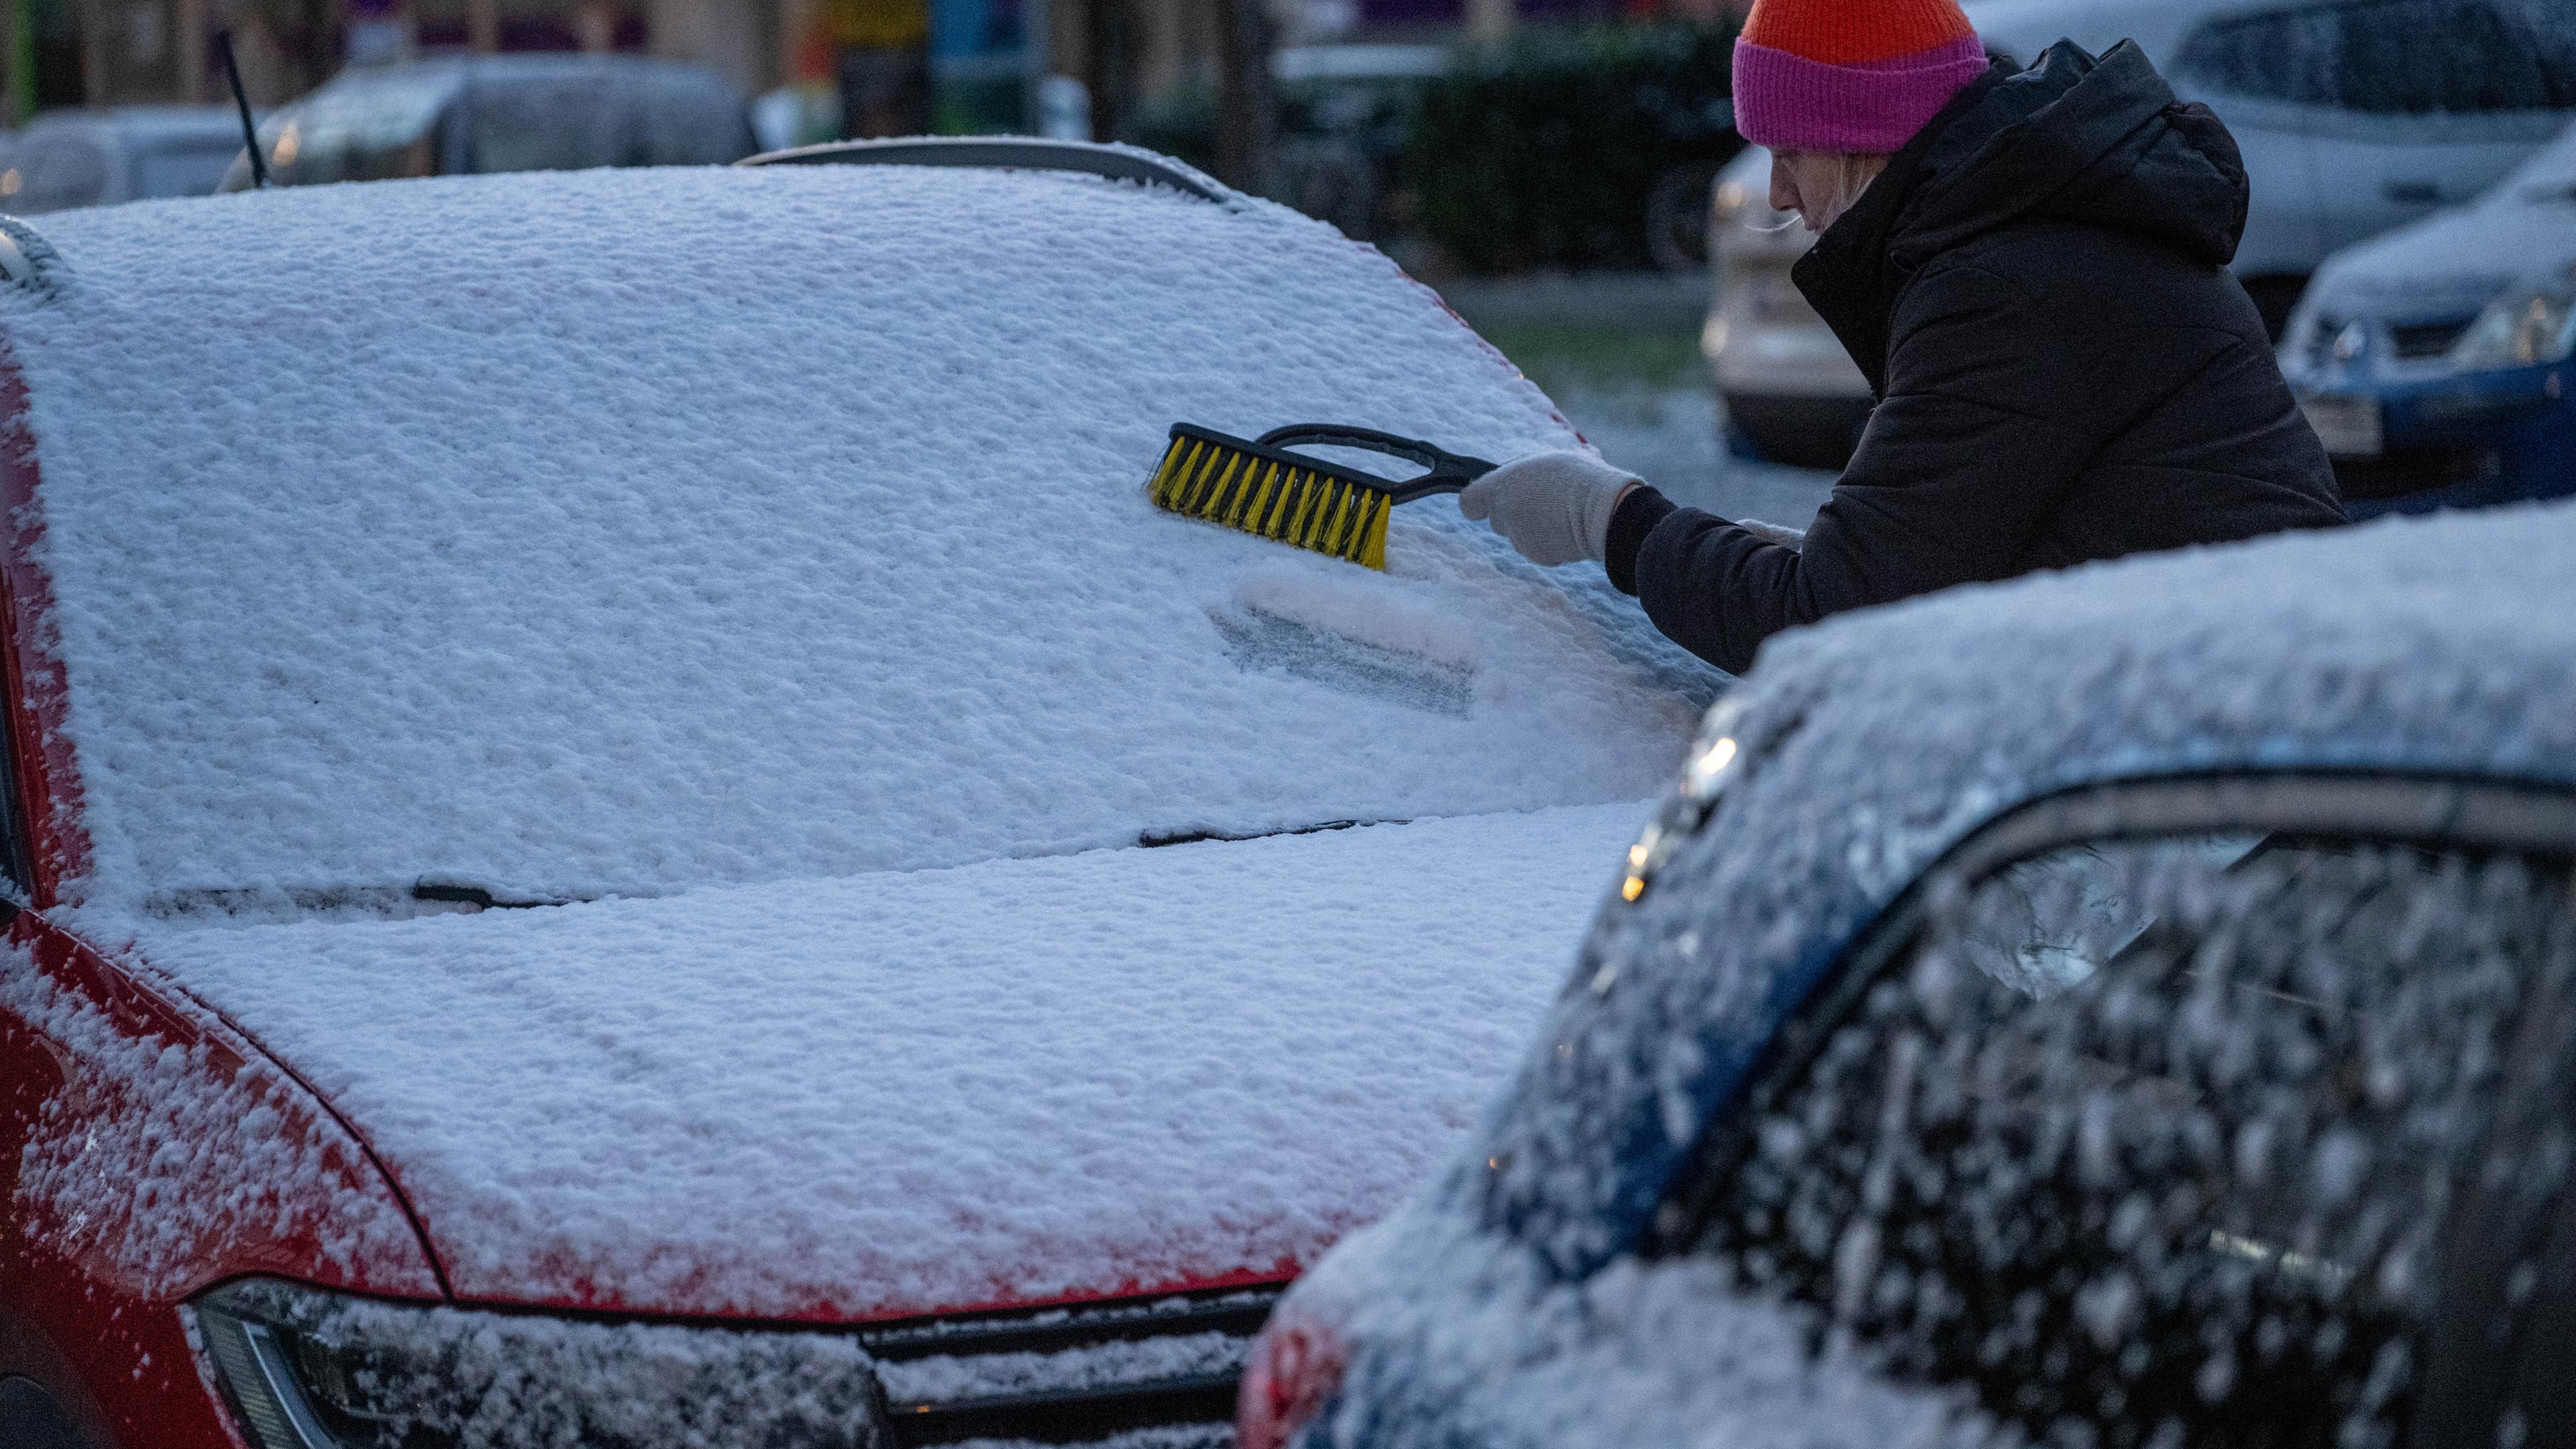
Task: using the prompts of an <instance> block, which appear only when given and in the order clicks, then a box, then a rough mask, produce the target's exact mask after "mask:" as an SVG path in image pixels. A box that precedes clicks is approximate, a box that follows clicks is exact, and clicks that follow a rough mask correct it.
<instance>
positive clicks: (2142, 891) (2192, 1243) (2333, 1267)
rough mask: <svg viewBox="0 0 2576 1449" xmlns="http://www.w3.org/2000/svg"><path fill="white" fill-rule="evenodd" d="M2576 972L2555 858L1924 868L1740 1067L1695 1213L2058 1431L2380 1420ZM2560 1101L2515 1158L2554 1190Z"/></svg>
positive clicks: (2562, 1013)
mask: <svg viewBox="0 0 2576 1449" xmlns="http://www.w3.org/2000/svg"><path fill="white" fill-rule="evenodd" d="M2571 981H2576V915H2571V912H2570V899H2569V889H2568V876H2567V868H2566V866H2565V864H2564V863H2563V862H2559V861H2541V860H2531V859H2526V858H2524V857H2521V856H2516V855H2490V856H2486V857H2472V856H2469V855H2465V854H2439V853H2427V852H2424V851H2420V850H2416V849H2413V848H2408V847H2400V846H2394V845H2377V844H2370V843H2356V842H2339V843H2319V842H2310V843H2304V844H2283V843H2270V844H2266V845H2264V846H2261V847H2253V848H2250V849H2249V842H2247V841H2244V840H2220V839H2195V840H2186V841H2171V842H2162V843H2146V844H2123V845H2113V846H2106V847H2103V848H2100V849H2086V850H2073V851H2062V852H2058V853H2056V854H2053V855H2048V856H2044V857H2041V858H2039V859H2037V860H2034V861H2031V862H2027V863H2025V864H2023V865H2021V866H2017V867H2014V868H2012V869H2010V870H2007V871H2005V872H2002V873H2000V874H1998V875H1995V876H1992V877H1990V878H1988V879H1986V880H1985V881H1984V882H1982V883H1980V884H1978V885H1977V886H1976V887H1975V888H1974V889H1958V888H1951V889H1948V890H1946V891H1944V890H1938V889H1936V890H1935V891H1933V893H1932V899H1931V901H1930V904H1929V905H1928V907H1927V915H1926V924H1925V925H1924V926H1923V928H1922V930H1921V932H1920V934H1919V935H1918V936H1917V937H1916V938H1915V939H1914V942H1913V944H1912V945H1911V946H1910V947H1909V948H1908V949H1906V950H1905V951H1903V952H1900V953H1899V954H1898V956H1897V957H1896V959H1895V960H1894V961H1893V962H1892V963H1891V964H1889V965H1888V966H1886V967H1885V968H1883V969H1881V970H1878V971H1876V972H1873V973H1869V974H1868V976H1867V978H1866V979H1864V980H1860V981H1858V982H1857V983H1856V984H1854V985H1852V986H1850V987H1848V988H1847V989H1846V990H1845V991H1844V992H1843V993H1841V994H1839V995H1838V996H1837V997H1836V998H1835V999H1834V1000H1833V1002H1832V1004H1831V1005H1830V1006H1829V1007H1828V1008H1826V1014H1824V1015H1822V1016H1819V1017H1817V1018H1815V1020H1816V1022H1817V1024H1818V1025H1819V1027H1820V1028H1821V1029H1820V1030H1819V1031H1817V1032H1816V1033H1814V1034H1813V1035H1811V1036H1808V1037H1806V1038H1804V1039H1807V1040H1812V1041H1815V1042H1817V1043H1819V1045H1817V1046H1816V1047H1815V1048H1814V1049H1813V1050H1812V1052H1811V1053H1809V1054H1807V1055H1806V1056H1804V1057H1803V1059H1800V1060H1796V1061H1784V1062H1783V1063H1781V1064H1780V1065H1778V1066H1777V1067H1775V1068H1774V1070H1773V1072H1772V1074H1771V1075H1770V1077H1769V1079H1768V1085H1757V1088H1756V1095H1755V1098H1754V1106H1753V1110H1752V1111H1751V1112H1749V1113H1748V1114H1746V1118H1745V1120H1746V1121H1747V1122H1748V1123H1749V1126H1747V1127H1746V1128H1745V1130H1744V1132H1743V1134H1742V1136H1741V1138H1740V1139H1738V1145H1737V1146H1736V1148H1735V1149H1734V1150H1735V1151H1737V1152H1740V1153H1741V1156H1740V1159H1738V1160H1737V1162H1736V1166H1735V1167H1734V1169H1733V1171H1732V1172H1731V1174H1729V1175H1728V1176H1726V1177H1725V1179H1724V1181H1725V1183H1726V1186H1725V1188H1724V1189H1723V1191H1722V1192H1721V1193H1720V1194H1719V1195H1718V1197H1717V1198H1716V1199H1715V1201H1714V1202H1713V1203H1712V1204H1711V1206H1710V1210H1709V1212H1708V1214H1707V1216H1706V1218H1705V1219H1704V1226H1703V1227H1702V1228H1701V1229H1699V1230H1698V1234H1697V1237H1696V1242H1695V1249H1696V1250H1697V1251H1701V1252H1705V1253H1710V1254H1714V1255H1717V1256H1719V1257H1720V1258H1722V1259H1723V1260H1724V1261H1725V1263H1726V1264H1727V1265H1728V1266H1729V1268H1730V1269H1731V1273H1732V1277H1733V1279H1734V1280H1735V1281H1736V1282H1737V1283H1738V1284H1739V1285H1740V1286H1742V1287H1743V1288H1745V1289H1747V1290H1749V1291H1753V1292H1756V1293H1760V1294H1763V1295H1766V1296H1774V1297H1777V1298H1780V1299H1783V1300H1785V1301H1787V1302H1788V1303H1790V1304H1791V1305H1792V1306H1793V1307H1794V1308H1795V1309H1797V1310H1798V1311H1800V1312H1803V1313H1805V1314H1806V1315H1808V1317H1809V1320H1810V1322H1811V1323H1812V1325H1813V1329H1814V1332H1815V1334H1816V1338H1817V1342H1818V1344H1819V1345H1820V1347H1821V1346H1824V1345H1828V1344H1840V1345H1846V1346H1848V1347H1849V1348H1851V1349H1852V1350H1853V1351H1857V1352H1859V1353H1861V1354H1862V1355H1864V1356H1866V1357H1867V1358H1869V1359H1871V1360H1874V1361H1876V1362H1878V1363H1879V1364H1881V1365H1882V1366H1883V1367H1885V1368H1886V1369H1887V1370H1889V1371H1891V1372H1894V1373H1896V1374H1899V1375H1901V1376H1904V1377H1907V1378H1911V1379H1915V1380H1920V1381H1928V1382H1932V1383H1938V1384H1953V1385H1964V1386H1968V1387H1971V1388H1973V1390H1974V1391H1975V1392H1976V1394H1977V1396H1978V1397H1979V1399H1981V1400H1982V1402H1983V1403H1984V1404H1985V1406H1986V1407H1987V1409H1988V1410H1989V1411H1991V1412H1993V1413H1995V1414H1996V1415H1998V1416H1999V1417H2002V1418H2004V1419H2007V1420H2010V1421H2016V1422H2018V1423H2020V1424H2021V1425H2023V1426H2024V1427H2025V1428H2027V1429H2028V1430H2029V1431H2030V1432H2031V1433H2032V1434H2033V1435H2034V1436H2035V1437H2037V1438H2039V1439H2041V1440H2043V1441H2045V1442H2049V1443H2067V1444H2077V1443H2081V1444H2097V1445H2102V1446H2105V1449H2118V1446H2148V1445H2176V1446H2179V1445H2185V1444H2188V1445H2192V1446H2196V1449H2209V1446H2256V1445H2261V1446H2291V1445H2314V1446H2318V1449H2325V1446H2330V1445H2393V1444H2395V1443H2398V1442H2401V1436H2402V1433H2403V1428H2402V1426H2403V1424H2404V1422H2405V1418H2406V1415H2407V1413H2408V1410H2409V1407H2410V1402H2411V1398H2412V1395H2413V1394H2414V1392H2415V1391H2416V1388H2417V1386H2418V1383H2419V1379H2420V1377H2421V1371H2422V1365H2423V1362H2424V1356H2425V1353H2426V1345H2425V1342H2424V1339H2425V1333H2424V1326H2425V1325H2426V1324H2427V1323H2428V1322H2429V1321H2430V1319H2431V1315H2432V1314H2433V1313H2434V1312H2435V1310H2436V1306H2437V1305H2436V1301H2435V1300H2436V1296H2437V1293H2436V1289H2437V1284H2438V1282H2439V1281H2440V1279H2441V1277H2442V1272H2441V1270H2440V1261H2439V1260H2440V1255H2441V1253H2442V1250H2443V1248H2444V1243H2443V1241H2442V1233H2441V1225H2442V1224H2443V1222H2444V1220H2445V1217H2446V1212H2447V1211H2448V1209H2449V1208H2450V1207H2451V1206H2452V1200H2453V1197H2454V1195H2455V1182H2456V1181H2458V1180H2459V1179H2461V1178H2462V1177H2463V1175H2464V1171H2465V1165H2466V1164H2467V1162H2468V1161H2469V1159H2470V1155H2471V1153H2472V1152H2473V1151H2474V1150H2475V1149H2476V1147H2477V1145H2478V1144H2479V1142H2480V1140H2481V1138H2482V1136H2483V1134H2484V1132H2485V1130H2486V1127H2487V1124H2488V1122H2489V1119H2490V1117H2491V1115H2492V1113H2493V1112H2494V1111H2495V1109H2496V1103H2497V1102H2498V1101H2499V1100H2500V1099H2503V1098H2506V1097H2508V1096H2509V1095H2510V1094H2509V1093H2508V1092H2506V1091H2505V1090H2504V1086H2503V1083H2504V1080H2505V1076H2506V1070H2507V1069H2506V1063H2507V1061H2508V1059H2509V1058H2512V1057H2513V1056H2514V1055H2515V1054H2516V1053H2517V1052H2518V1051H2522V1052H2526V1053H2527V1051H2528V1048H2529V1039H2530V1035H2531V1034H2532V1033H2535V1032H2537V1033H2539V1034H2540V1035H2541V1037H2542V1038H2544V1039H2545V1050H2544V1052H2543V1055H2544V1056H2546V1058H2547V1059H2548V1060H2550V1061H2552V1062H2564V1061H2565V1060H2566V1058H2567V1056H2568V1047H2569V1043H2568V1040H2567V1037H2568V1032H2569V1028H2570V1013H2569V1012H2568V1011H2566V1010H2565V1008H2564V1007H2563V1005H2562V1004H2561V1002H2560V995H2559V994H2560V993H2561V992H2562V991H2563V990H2565V989H2566V988H2567V987H2568V985H2569V984H2570V983H2571ZM2534 1002H2545V1003H2547V1004H2546V1005H2542V1006H2537V1007H2531V1009H2528V1010H2527V1009H2526V1008H2527V1006H2530V1004H2531V1003H2534ZM1793 1039H1794V1038H1793ZM2518 1041H2519V1043H2520V1044H2519V1045H2517V1042H2518ZM2551 1120H2552V1121H2554V1122H2559V1123H2563V1122H2564V1114H2563V1113H2561V1114H2558V1115H2557V1116H2556V1117H2553V1118H2552V1119H2551ZM2567 1135H2568V1134H2566V1133H2565V1132H2564V1131H2560V1132H2559V1133H2558V1137H2559V1139H2562V1140H2560V1141H2559V1144H2558V1148H2557V1150H2556V1151H2555V1152H2554V1154H2553V1153H2532V1154H2528V1155H2527V1156H2525V1157H2520V1158H2517V1159H2516V1166H2515V1168H2514V1170H2515V1171H2517V1172H2524V1173H2530V1174H2540V1175H2545V1176H2547V1177H2548V1179H2549V1180H2548V1181H2547V1182H2545V1183H2542V1184H2540V1185H2539V1190H2540V1191H2541V1192H2542V1195H2543V1196H2545V1197H2547V1198H2548V1199H2549V1200H2551V1201H2557V1200H2559V1199H2560V1198H2561V1197H2562V1196H2563V1193H2562V1189H2563V1187H2564V1174H2565V1171H2566V1158H2567V1152H2566V1143H2565V1141H2564V1140H2563V1139H2564V1138H2565V1137H2566V1136H2567ZM2508 1276H2509V1275H2508Z"/></svg>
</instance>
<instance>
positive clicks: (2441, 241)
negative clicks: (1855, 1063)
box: [2311, 127, 2576, 318]
mask: <svg viewBox="0 0 2576 1449" xmlns="http://www.w3.org/2000/svg"><path fill="white" fill-rule="evenodd" d="M2571 265H2576V127H2570V128H2569V129H2568V131H2567V132H2566V133H2565V134H2564V135H2562V136H2560V137H2559V138H2558V140H2557V141H2555V142H2553V143H2552V144H2551V145H2550V146H2548V147H2547V148H2546V149H2544V150H2542V151H2541V152H2539V153H2538V154H2537V155H2535V156H2533V157H2532V158H2531V159H2530V160H2528V161H2525V162H2524V163H2523V164H2522V165H2521V166H2520V167H2518V168H2516V169H2515V171H2514V172H2513V174H2511V175H2510V176H2507V177H2506V178H2505V179H2504V180H2502V181H2500V182H2498V183H2496V185H2495V186H2494V187H2493V188H2492V189H2491V190H2489V191H2488V192H2487V193H2486V194H2485V195H2484V196H2482V197H2480V198H2478V200H2477V201H2476V202H2475V203H2474V204H2472V205H2469V206H2463V207H2457V208H2454V209H2452V210H2448V211H2443V212H2438V213H2436V214H2434V215H2432V216H2429V217H2426V218H2424V219H2423V220H2422V221H2419V222H2416V223H2414V224H2412V225H2410V226H2403V227H2399V228H2398V229H2397V230H2395V231H2392V232H2387V233H2385V234H2383V235H2380V236H2375V237H2372V238H2371V239H2370V240H2368V241H2365V242H2360V243H2357V244H2355V245H2353V246H2350V247H2346V248H2345V249H2344V250H2342V251H2340V252H2337V253H2335V254H2334V256H2332V257H2330V258H2328V259H2327V261H2326V264H2325V265H2324V266H2323V267H2320V268H2319V269H2318V270H2317V275H2316V279H2315V281H2314V283H2313V284H2312V288H2313V290H2314V292H2315V300H2314V301H2313V302H2312V303H2311V310H2316V309H2318V308H2322V309H2324V310H2326V311H2329V312H2331V313H2333V314H2334V315H2336V316H2338V317H2347V318H2348V317H2352V316H2356V315H2361V316H2380V317H2388V316H2397V317H2404V316H2413V315H2422V316H2432V317H2440V316H2451V315H2468V314H2473V313H2475V312H2476V311H2477V310H2478V309H2479V308H2481V307H2484V306H2485V305H2486V304H2487V303H2489V302H2490V301H2493V300H2494V299H2495V296H2496V294H2497V293H2499V292H2501V291H2503V290H2504V289H2505V288H2507V287H2509V286H2511V285H2513V284H2514V283H2515V282H2516V281H2520V280H2524V279H2526V278H2530V279H2536V280H2549V281H2555V280H2558V279H2559V278H2560V277H2562V276H2563V275H2564V274H2565V272H2566V271H2567V269H2568V268H2569V267H2570V266H2571Z"/></svg>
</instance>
